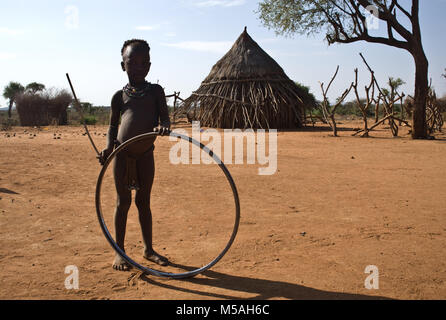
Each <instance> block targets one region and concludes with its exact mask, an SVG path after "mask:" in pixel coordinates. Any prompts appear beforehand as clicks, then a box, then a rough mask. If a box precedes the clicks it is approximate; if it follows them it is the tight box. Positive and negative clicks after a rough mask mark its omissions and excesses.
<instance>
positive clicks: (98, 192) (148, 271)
mask: <svg viewBox="0 0 446 320" xmlns="http://www.w3.org/2000/svg"><path fill="white" fill-rule="evenodd" d="M157 135H158V133H157V132H149V133H145V134H142V135H139V136H136V137H134V138H132V139H129V140H127V141H126V142H124V143H123V144H121V145H120V146H119V147H118V148H116V149H115V150H114V151H113V152H112V154H111V155H110V156H109V157H108V159H107V160H106V161H105V163H104V166H103V167H102V170H101V172H100V173H99V177H98V181H97V184H96V199H95V200H96V213H97V217H98V220H99V224H100V226H101V229H102V232H103V233H104V235H105V237H106V239H107V240H108V242H109V243H110V245H111V246H112V248H113V249H114V250H115V251H116V252H117V253H118V254H119V255H120V256H121V257H122V258H123V259H124V260H125V261H127V262H128V263H129V264H130V265H132V266H133V267H135V268H137V269H139V270H141V271H142V272H143V273H145V274H151V275H154V276H157V277H163V278H172V279H182V278H189V277H194V276H196V275H198V274H200V273H202V272H204V271H206V270H208V269H209V268H211V267H212V266H214V265H215V264H216V263H217V262H218V261H220V259H221V258H223V256H224V255H225V254H226V253H227V251H228V250H229V248H230V247H231V245H232V243H233V242H234V240H235V237H236V235H237V232H238V227H239V223H240V200H239V197H238V192H237V188H236V186H235V183H234V180H233V179H232V176H231V174H230V173H229V171H228V169H227V168H226V166H225V165H224V163H223V162H222V161H221V160H220V158H219V157H218V156H216V155H215V154H214V152H213V151H212V150H210V149H209V148H207V147H206V146H205V145H203V144H202V143H200V142H198V141H196V140H195V139H192V138H191V137H188V136H185V135H183V134H180V133H176V132H171V133H170V136H171V137H177V138H181V139H182V140H185V141H189V142H190V143H191V144H194V145H196V146H198V147H199V148H200V149H201V150H203V151H204V152H206V153H207V154H208V155H209V156H210V157H211V158H212V159H213V160H214V161H215V162H216V164H218V166H219V167H220V169H221V170H222V171H223V173H224V174H225V176H226V179H227V180H228V182H229V184H230V186H231V189H232V193H233V196H234V202H235V221H234V228H233V230H232V234H231V237H230V239H229V241H228V243H227V244H226V246H225V248H224V249H223V250H222V251H221V252H220V253H219V254H218V256H217V257H216V258H215V259H214V260H212V261H211V262H209V263H208V264H207V265H205V266H203V267H201V268H197V269H195V270H192V271H188V272H183V273H170V272H163V271H159V270H155V269H151V268H147V267H144V266H142V265H140V264H139V263H137V262H136V261H134V260H133V259H131V258H130V257H129V256H127V254H126V253H125V252H124V251H122V250H121V248H119V246H118V245H117V244H116V242H115V241H114V239H113V237H112V236H111V234H110V232H109V230H108V228H107V226H106V224H105V221H104V216H103V214H102V208H101V188H102V181H103V178H104V175H105V172H106V171H107V168H108V166H109V165H110V163H111V161H112V160H113V159H114V158H115V157H116V155H117V154H118V153H119V152H121V151H122V150H123V149H125V148H127V147H128V146H129V145H131V144H133V143H136V142H137V141H141V140H146V139H148V138H149V137H153V136H157Z"/></svg>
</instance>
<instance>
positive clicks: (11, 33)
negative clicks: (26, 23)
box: [0, 27, 25, 36]
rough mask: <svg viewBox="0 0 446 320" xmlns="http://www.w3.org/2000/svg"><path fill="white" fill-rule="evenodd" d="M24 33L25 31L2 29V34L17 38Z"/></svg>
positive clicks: (0, 28) (0, 31) (0, 32)
mask: <svg viewBox="0 0 446 320" xmlns="http://www.w3.org/2000/svg"><path fill="white" fill-rule="evenodd" d="M23 33H25V32H24V31H23V30H18V29H11V28H7V27H0V34H5V35H7V36H17V35H21V34H23Z"/></svg>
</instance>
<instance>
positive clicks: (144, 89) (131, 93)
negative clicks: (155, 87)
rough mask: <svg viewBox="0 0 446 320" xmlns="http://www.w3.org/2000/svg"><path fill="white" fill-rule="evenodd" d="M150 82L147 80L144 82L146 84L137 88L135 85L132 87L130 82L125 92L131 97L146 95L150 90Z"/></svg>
mask: <svg viewBox="0 0 446 320" xmlns="http://www.w3.org/2000/svg"><path fill="white" fill-rule="evenodd" d="M149 88H150V84H149V83H148V82H147V81H146V82H144V86H143V87H142V88H141V89H137V88H135V87H132V86H131V85H130V84H127V85H126V86H125V87H124V88H123V90H124V92H125V94H126V95H127V96H129V97H131V98H142V97H144V96H145V95H146V94H147V92H148V91H149Z"/></svg>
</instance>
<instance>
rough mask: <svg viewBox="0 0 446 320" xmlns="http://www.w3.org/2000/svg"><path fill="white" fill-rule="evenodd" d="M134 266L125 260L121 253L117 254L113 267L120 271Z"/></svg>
mask: <svg viewBox="0 0 446 320" xmlns="http://www.w3.org/2000/svg"><path fill="white" fill-rule="evenodd" d="M131 268H132V266H131V265H130V264H129V263H128V262H127V261H125V260H124V259H123V258H122V257H121V256H120V255H119V254H117V255H116V257H115V261H113V269H115V270H118V271H129V270H130V269H131Z"/></svg>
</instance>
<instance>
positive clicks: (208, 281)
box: [139, 265, 390, 300]
mask: <svg viewBox="0 0 446 320" xmlns="http://www.w3.org/2000/svg"><path fill="white" fill-rule="evenodd" d="M173 266H175V267H178V268H181V269H184V270H188V271H191V270H194V269H195V268H192V267H187V266H182V265H173ZM202 275H203V276H205V277H206V278H201V277H200V278H189V279H184V280H182V281H185V282H189V283H192V284H197V285H200V286H203V290H195V289H188V288H184V287H181V284H179V285H175V283H174V280H172V281H169V282H168V283H167V282H164V281H157V280H156V279H154V278H151V277H149V276H147V275H144V274H142V275H140V277H139V279H140V280H142V281H144V282H146V283H149V284H151V285H156V286H159V287H162V288H166V289H171V290H177V291H181V292H185V293H190V294H196V295H201V296H203V297H211V298H217V299H231V300H235V299H244V300H246V298H245V296H246V293H248V294H254V295H255V296H254V297H252V298H249V299H250V300H266V299H273V298H285V299H290V300H390V298H386V297H380V296H368V295H362V294H350V293H341V292H330V291H323V290H318V289H313V288H309V287H305V286H302V285H297V284H293V283H287V282H282V281H274V280H264V279H255V278H248V277H240V276H235V275H228V274H224V273H220V272H215V271H209V270H208V271H205V272H203V274H202ZM175 281H177V280H175ZM206 287H212V288H221V289H227V290H231V291H236V292H240V293H241V294H240V295H237V294H234V295H226V294H219V293H213V292H212V291H213V289H212V288H208V289H207V288H206ZM242 293H243V295H242Z"/></svg>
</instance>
